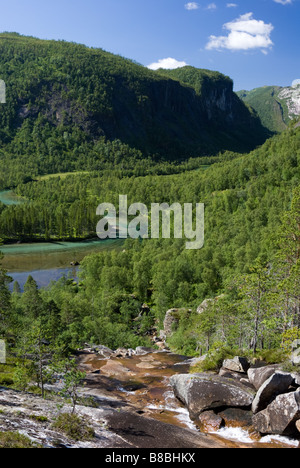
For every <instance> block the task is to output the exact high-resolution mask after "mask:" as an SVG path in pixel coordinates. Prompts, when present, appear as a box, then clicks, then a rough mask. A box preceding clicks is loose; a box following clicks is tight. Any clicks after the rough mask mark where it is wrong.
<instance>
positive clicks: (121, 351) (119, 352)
mask: <svg viewBox="0 0 300 468" xmlns="http://www.w3.org/2000/svg"><path fill="white" fill-rule="evenodd" d="M114 357H120V358H122V357H123V358H125V357H129V352H128V349H126V348H118V349H117V350H116V351H115V352H114Z"/></svg>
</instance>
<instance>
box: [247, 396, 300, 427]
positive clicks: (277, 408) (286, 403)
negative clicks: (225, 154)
mask: <svg viewBox="0 0 300 468" xmlns="http://www.w3.org/2000/svg"><path fill="white" fill-rule="evenodd" d="M299 419H300V390H297V391H296V392H291V393H286V394H284V395H279V396H277V398H276V399H275V400H274V401H273V402H272V403H271V404H270V405H269V406H268V407H267V408H266V409H265V410H263V411H260V412H259V413H257V414H256V415H254V416H253V425H254V428H255V429H256V430H257V431H258V432H260V433H261V434H280V435H293V434H295V433H297V427H296V423H297V421H299Z"/></svg>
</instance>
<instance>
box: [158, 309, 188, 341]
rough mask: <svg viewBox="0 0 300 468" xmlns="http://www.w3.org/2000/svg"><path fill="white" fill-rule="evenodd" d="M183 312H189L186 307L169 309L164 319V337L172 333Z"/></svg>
mask: <svg viewBox="0 0 300 468" xmlns="http://www.w3.org/2000/svg"><path fill="white" fill-rule="evenodd" d="M185 312H191V310H187V309H169V310H168V311H167V313H166V316H165V319H164V335H165V336H166V337H168V336H171V335H172V334H173V333H174V329H175V328H176V327H177V326H178V324H179V321H180V316H181V315H182V314H183V313H185Z"/></svg>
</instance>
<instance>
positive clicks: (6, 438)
mask: <svg viewBox="0 0 300 468" xmlns="http://www.w3.org/2000/svg"><path fill="white" fill-rule="evenodd" d="M0 448H21V449H23V448H42V446H41V445H38V444H36V443H34V442H32V441H31V440H30V439H29V438H28V437H26V436H24V435H22V434H19V433H18V432H0Z"/></svg>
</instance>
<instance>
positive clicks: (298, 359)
mask: <svg viewBox="0 0 300 468" xmlns="http://www.w3.org/2000/svg"><path fill="white" fill-rule="evenodd" d="M291 361H292V363H293V364H294V366H299V365H300V348H298V349H296V351H294V352H293V353H292V355H291Z"/></svg>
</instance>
